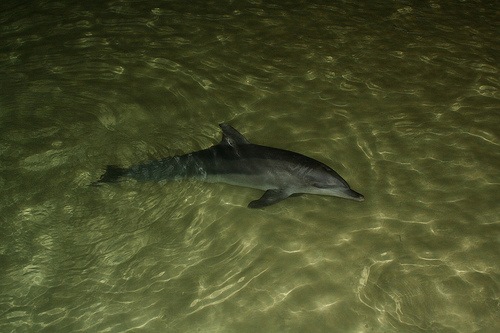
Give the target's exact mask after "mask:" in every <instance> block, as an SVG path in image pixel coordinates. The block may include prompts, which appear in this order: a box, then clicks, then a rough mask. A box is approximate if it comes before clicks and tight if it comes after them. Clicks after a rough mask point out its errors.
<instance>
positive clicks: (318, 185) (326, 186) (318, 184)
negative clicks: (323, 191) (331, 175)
mask: <svg viewBox="0 0 500 333" xmlns="http://www.w3.org/2000/svg"><path fill="white" fill-rule="evenodd" d="M313 186H314V187H317V188H328V187H329V186H328V184H320V183H314V184H313Z"/></svg>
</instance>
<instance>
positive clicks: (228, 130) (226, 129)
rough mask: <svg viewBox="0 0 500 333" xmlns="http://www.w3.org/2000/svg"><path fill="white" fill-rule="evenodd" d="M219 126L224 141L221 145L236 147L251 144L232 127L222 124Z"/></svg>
mask: <svg viewBox="0 0 500 333" xmlns="http://www.w3.org/2000/svg"><path fill="white" fill-rule="evenodd" d="M219 126H220V128H222V141H221V142H220V145H223V146H226V145H228V146H232V147H234V146H239V145H248V144H250V142H248V140H247V139H246V138H245V137H244V136H243V135H242V134H241V133H240V132H238V131H237V130H235V129H234V128H233V127H232V126H231V125H228V124H220V125H219Z"/></svg>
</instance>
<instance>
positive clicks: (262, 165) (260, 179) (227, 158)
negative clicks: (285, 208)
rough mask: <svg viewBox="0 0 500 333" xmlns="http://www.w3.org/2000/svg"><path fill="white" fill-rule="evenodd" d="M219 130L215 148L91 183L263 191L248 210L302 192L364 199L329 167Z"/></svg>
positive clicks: (111, 172) (114, 172) (109, 172)
mask: <svg viewBox="0 0 500 333" xmlns="http://www.w3.org/2000/svg"><path fill="white" fill-rule="evenodd" d="M219 126H220V127H221V129H222V133H223V134H222V141H221V142H220V143H219V144H218V145H215V146H212V147H210V148H207V149H204V150H200V151H196V152H193V153H189V154H185V155H181V156H173V157H167V158H164V159H160V160H152V161H149V162H147V163H144V164H138V165H134V166H132V167H130V168H120V167H117V166H112V165H110V166H108V167H107V169H106V172H105V173H104V174H103V175H102V177H101V178H100V179H99V180H98V181H97V182H96V183H94V184H99V183H115V182H117V181H119V180H120V179H121V178H122V177H128V178H133V179H136V180H139V181H159V180H177V179H183V178H194V179H198V180H201V181H206V182H220V183H226V184H232V185H240V186H245V187H250V188H255V189H259V190H263V191H265V193H264V195H262V197H261V198H260V199H258V200H254V201H252V202H250V203H249V204H248V207H249V208H262V207H266V206H270V205H273V204H275V203H277V202H280V201H282V200H284V199H286V198H288V197H291V196H298V195H302V194H305V193H307V194H320V195H328V196H334V197H341V198H345V199H351V200H356V201H363V200H364V199H365V198H364V196H363V195H362V194H360V193H358V192H355V191H353V190H351V188H350V187H349V184H347V182H346V181H345V180H344V179H343V178H342V177H340V175H339V174H338V173H337V172H335V171H334V170H333V169H331V168H330V167H328V166H327V165H325V164H323V163H321V162H319V161H316V160H314V159H312V158H309V157H307V156H304V155H302V154H298V153H294V152H291V151H288V150H283V149H278V148H272V147H266V146H260V145H255V144H252V143H250V142H249V141H248V140H247V139H246V138H245V137H244V136H243V135H242V134H241V133H239V132H238V131H237V130H235V129H234V128H233V127H231V126H230V125H228V124H220V125H219Z"/></svg>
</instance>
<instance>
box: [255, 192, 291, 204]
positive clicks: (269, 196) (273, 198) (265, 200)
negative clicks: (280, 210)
mask: <svg viewBox="0 0 500 333" xmlns="http://www.w3.org/2000/svg"><path fill="white" fill-rule="evenodd" d="M289 196H290V193H289V192H287V191H284V190H267V191H266V192H265V193H264V195H263V196H262V197H260V199H258V200H254V201H252V202H250V203H249V204H248V207H249V208H262V207H266V206H270V205H274V204H275V203H277V202H280V201H281V200H285V199H286V198H288V197H289Z"/></svg>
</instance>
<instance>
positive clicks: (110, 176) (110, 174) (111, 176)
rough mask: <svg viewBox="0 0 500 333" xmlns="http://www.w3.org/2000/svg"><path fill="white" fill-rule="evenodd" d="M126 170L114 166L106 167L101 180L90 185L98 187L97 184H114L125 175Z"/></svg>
mask: <svg viewBox="0 0 500 333" xmlns="http://www.w3.org/2000/svg"><path fill="white" fill-rule="evenodd" d="M127 171H128V169H125V168H120V167H117V166H116V165H108V166H107V167H106V172H105V173H104V174H103V175H102V176H101V178H100V179H99V180H98V181H96V182H95V183H93V184H92V185H99V183H116V182H117V181H118V180H119V179H120V178H121V177H123V176H125V175H126V174H127Z"/></svg>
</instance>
